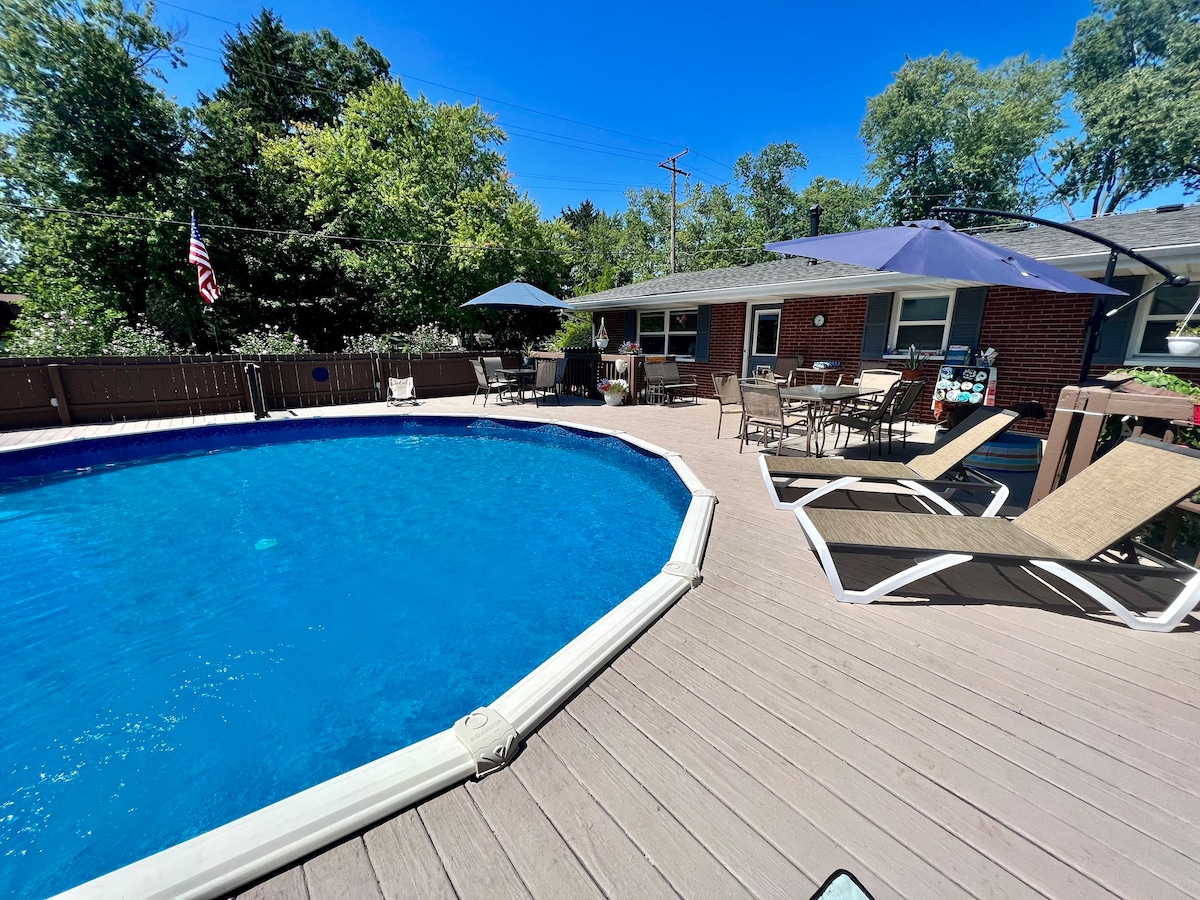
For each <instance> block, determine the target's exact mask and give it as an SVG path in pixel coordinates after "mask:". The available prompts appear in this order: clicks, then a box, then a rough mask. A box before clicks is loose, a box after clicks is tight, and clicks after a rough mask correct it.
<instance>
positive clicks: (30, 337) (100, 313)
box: [8, 306, 119, 356]
mask: <svg viewBox="0 0 1200 900" xmlns="http://www.w3.org/2000/svg"><path fill="white" fill-rule="evenodd" d="M117 318H119V315H118V314H117V313H115V312H112V311H110V310H104V309H99V308H90V309H89V308H88V307H82V306H81V307H78V308H76V309H57V310H55V311H53V312H44V313H42V315H41V317H40V318H39V317H37V316H33V317H30V318H26V317H24V316H23V317H21V318H18V319H17V328H16V334H15V335H14V336H13V339H12V340H11V341H10V342H9V344H8V352H9V353H11V354H13V355H14V356H99V355H100V354H101V353H102V352H104V347H105V345H106V344H107V343H108V332H109V330H110V329H111V328H112V327H113V321H114V320H115V319H117Z"/></svg>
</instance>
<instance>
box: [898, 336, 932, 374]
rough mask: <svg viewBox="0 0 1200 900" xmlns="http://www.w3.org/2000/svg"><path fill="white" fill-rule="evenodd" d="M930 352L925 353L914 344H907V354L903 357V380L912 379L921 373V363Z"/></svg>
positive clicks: (927, 357)
mask: <svg viewBox="0 0 1200 900" xmlns="http://www.w3.org/2000/svg"><path fill="white" fill-rule="evenodd" d="M931 355H932V354H929V353H925V352H923V351H921V350H918V349H917V345H916V344H909V345H908V356H906V357H905V358H904V380H905V381H912V380H913V379H914V378H916V377H917V376H918V375H920V374H921V363H923V362H925V360H927V359H929V357H930V356H931Z"/></svg>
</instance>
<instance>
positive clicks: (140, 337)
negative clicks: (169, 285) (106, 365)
mask: <svg viewBox="0 0 1200 900" xmlns="http://www.w3.org/2000/svg"><path fill="white" fill-rule="evenodd" d="M102 352H103V353H104V354H105V355H106V356H171V355H173V354H176V353H182V352H183V348H181V347H179V346H178V345H177V344H175V343H174V342H173V341H171V339H170V338H168V337H167V336H166V335H165V334H163V332H162V329H160V328H156V327H154V326H153V325H151V324H150V323H149V322H147V321H146V317H145V315H143V314H141V313H139V314H138V320H137V322H136V323H134V324H133V325H127V324H121V325H118V326H117V327H116V329H115V330H114V331H113V334H112V337H111V338H109V341H108V346H107V347H105V348H104V350H103V351H102Z"/></svg>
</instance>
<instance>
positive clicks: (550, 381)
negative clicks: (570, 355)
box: [533, 359, 565, 406]
mask: <svg viewBox="0 0 1200 900" xmlns="http://www.w3.org/2000/svg"><path fill="white" fill-rule="evenodd" d="M559 362H560V360H557V359H539V360H538V361H537V371H536V372H535V373H534V375H533V405H534V406H540V405H541V404H539V403H538V392H539V391H540V392H541V395H542V397H549V396H550V394H551V393H553V394H554V399H555V401H557V402H558V405H559V406H562V396H561V395H560V394H559V392H558V385H559V377H558V364H559ZM562 362H565V360H562Z"/></svg>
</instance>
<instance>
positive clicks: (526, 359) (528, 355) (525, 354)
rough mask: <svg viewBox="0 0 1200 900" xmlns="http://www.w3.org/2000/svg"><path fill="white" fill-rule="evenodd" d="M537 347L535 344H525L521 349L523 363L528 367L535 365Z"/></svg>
mask: <svg viewBox="0 0 1200 900" xmlns="http://www.w3.org/2000/svg"><path fill="white" fill-rule="evenodd" d="M536 349H537V347H536V346H534V344H533V343H528V344H525V345H523V346H522V347H521V363H522V364H523V365H526V366H532V365H533V351H534V350H536Z"/></svg>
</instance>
